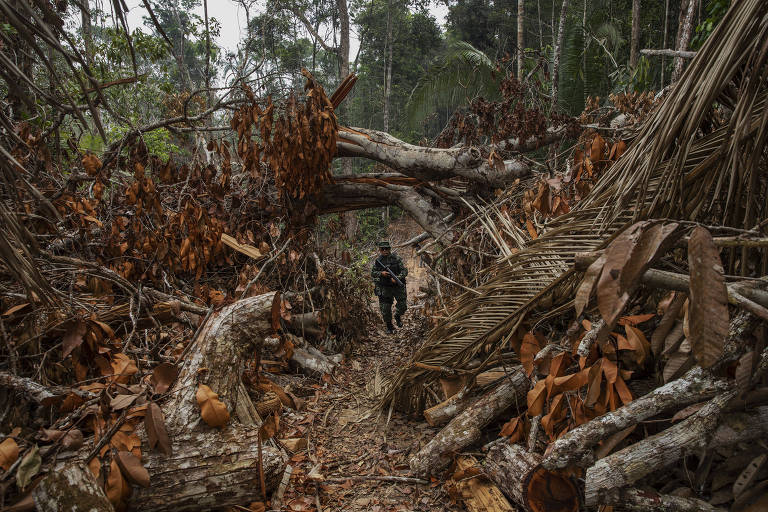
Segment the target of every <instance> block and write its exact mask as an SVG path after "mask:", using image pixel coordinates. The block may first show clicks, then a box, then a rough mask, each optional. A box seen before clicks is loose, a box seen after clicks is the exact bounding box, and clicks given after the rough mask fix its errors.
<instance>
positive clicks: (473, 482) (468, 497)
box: [446, 455, 515, 512]
mask: <svg viewBox="0 0 768 512" xmlns="http://www.w3.org/2000/svg"><path fill="white" fill-rule="evenodd" d="M476 465H477V461H476V460H475V459H474V458H473V457H468V456H465V455H462V456H459V457H458V458H457V459H456V470H457V474H458V475H460V476H461V478H459V476H457V475H456V474H455V475H454V479H451V480H449V481H448V482H446V487H451V488H452V490H455V491H456V494H458V497H459V499H461V500H462V501H463V503H464V507H465V508H466V509H467V511H468V512H515V508H514V507H513V506H512V505H511V504H510V503H509V501H507V498H505V497H504V494H502V492H501V491H500V490H499V488H498V487H496V486H495V485H494V484H493V483H492V482H489V481H488V479H487V478H486V477H485V476H484V475H483V474H478V475H472V472H474V471H477V469H476ZM449 493H451V491H450V490H449ZM451 495H452V496H453V494H451Z"/></svg>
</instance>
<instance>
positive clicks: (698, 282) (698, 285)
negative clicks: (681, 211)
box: [688, 226, 729, 368]
mask: <svg viewBox="0 0 768 512" xmlns="http://www.w3.org/2000/svg"><path fill="white" fill-rule="evenodd" d="M688 265H689V266H690V269H691V284H690V290H691V297H690V305H689V308H688V309H689V311H688V315H689V330H690V341H691V346H692V348H693V355H694V356H695V357H696V361H697V362H698V363H699V364H700V365H701V366H702V367H703V368H709V367H710V366H712V365H713V364H715V362H716V361H717V360H718V359H719V358H720V356H721V355H722V353H723V344H724V343H725V338H726V336H728V324H729V319H728V290H727V289H726V287H725V277H724V271H723V264H722V262H721V261H720V254H719V251H718V250H717V247H716V246H715V243H714V241H713V240H712V235H711V234H710V233H709V231H708V230H707V229H706V228H703V227H701V226H697V227H696V228H694V230H693V232H692V233H691V237H690V239H689V241H688Z"/></svg>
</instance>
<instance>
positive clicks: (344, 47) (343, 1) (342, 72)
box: [336, 0, 349, 81]
mask: <svg viewBox="0 0 768 512" xmlns="http://www.w3.org/2000/svg"><path fill="white" fill-rule="evenodd" d="M336 8H337V9H338V10H339V23H340V27H339V28H340V29H341V30H340V34H339V81H341V80H344V79H345V78H346V77H347V75H348V74H349V11H348V10H347V0H336Z"/></svg>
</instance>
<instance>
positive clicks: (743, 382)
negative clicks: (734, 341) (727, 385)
mask: <svg viewBox="0 0 768 512" xmlns="http://www.w3.org/2000/svg"><path fill="white" fill-rule="evenodd" d="M754 360H755V351H754V350H750V351H749V352H747V353H746V354H744V355H743V356H741V357H740V358H739V364H738V366H736V387H737V388H738V389H739V390H741V391H746V390H748V389H749V386H750V383H751V380H752V367H753V365H754Z"/></svg>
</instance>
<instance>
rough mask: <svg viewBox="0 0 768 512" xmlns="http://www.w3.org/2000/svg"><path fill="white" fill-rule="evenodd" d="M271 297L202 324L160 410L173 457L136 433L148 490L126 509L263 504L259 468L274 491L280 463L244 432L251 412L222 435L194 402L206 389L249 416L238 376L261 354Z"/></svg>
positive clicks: (254, 432) (251, 432)
mask: <svg viewBox="0 0 768 512" xmlns="http://www.w3.org/2000/svg"><path fill="white" fill-rule="evenodd" d="M273 298H274V293H268V294H265V295H259V296H256V297H250V298H247V299H244V300H241V301H238V302H235V303H234V304H231V305H229V306H227V307H225V308H223V309H222V310H221V311H219V312H218V313H217V314H215V315H212V316H211V318H210V319H209V320H208V321H207V322H206V324H205V326H203V328H202V330H201V332H200V335H199V336H198V337H197V339H196V340H195V341H194V342H193V345H192V346H190V347H189V350H188V356H187V357H186V359H185V360H184V362H183V365H182V368H181V371H180V373H179V377H178V378H177V380H176V383H175V384H174V387H173V389H172V390H171V393H170V396H171V399H170V400H169V401H168V402H166V403H165V404H164V405H163V406H162V411H163V415H164V416H165V427H166V430H167V432H168V437H169V439H170V443H171V446H172V454H171V455H165V454H162V453H158V452H157V451H152V450H150V448H149V445H148V441H147V437H146V433H145V432H144V431H143V430H142V431H139V432H138V433H139V436H140V437H141V439H142V447H141V449H142V457H143V459H144V460H143V464H144V467H145V468H146V469H147V470H148V472H149V475H150V486H149V487H148V488H135V489H134V490H133V493H132V495H131V497H130V499H129V501H128V506H129V507H130V508H131V509H133V510H147V511H162V512H165V511H176V510H201V509H213V508H226V507H228V506H232V505H238V504H243V503H250V502H253V501H262V500H263V497H262V494H261V489H260V486H259V484H258V482H259V471H260V470H259V468H260V466H261V467H262V468H263V473H264V479H265V484H266V489H265V491H269V490H271V489H273V488H275V487H276V486H277V484H278V482H279V480H280V477H281V475H282V474H283V470H284V468H285V460H284V459H283V456H282V454H281V453H280V452H279V451H278V450H276V449H274V448H272V447H269V446H262V447H261V448H260V443H259V440H258V437H259V430H258V428H256V427H253V426H247V424H248V423H252V422H253V421H254V417H253V415H252V412H251V414H247V416H248V418H239V421H234V420H230V421H229V422H228V423H227V424H226V425H225V426H224V427H223V428H222V429H221V430H219V429H216V428H212V427H210V426H208V425H207V424H206V423H205V422H204V421H202V418H201V415H200V407H199V405H198V403H197V400H196V398H195V395H196V393H197V390H198V388H199V386H200V385H202V384H205V385H207V386H209V387H210V388H211V389H212V390H213V391H215V392H216V393H218V395H219V399H220V400H221V401H222V402H223V403H224V404H225V405H226V406H227V409H228V410H229V411H232V412H237V413H238V414H246V413H247V412H248V411H252V410H253V404H252V403H250V398H249V397H248V395H247V393H244V392H243V390H242V386H243V384H242V382H241V375H242V372H243V370H244V369H245V362H246V360H247V359H248V358H250V357H252V356H253V354H254V352H256V351H260V350H261V346H262V344H263V340H264V338H265V337H266V336H268V335H269V334H270V333H271V332H272V326H271V308H272V301H273ZM244 401H248V402H249V403H247V404H245V403H243V402H244ZM243 411H244V412H243ZM90 450H91V447H87V448H85V449H84V450H83V451H81V452H80V453H79V454H78V455H77V458H78V459H80V460H82V458H83V457H85V456H86V455H85V453H87V452H89V451H90ZM60 459H62V460H61V462H60V463H59V467H64V465H66V464H70V463H71V462H72V461H71V460H67V459H68V458H67V457H60Z"/></svg>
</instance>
